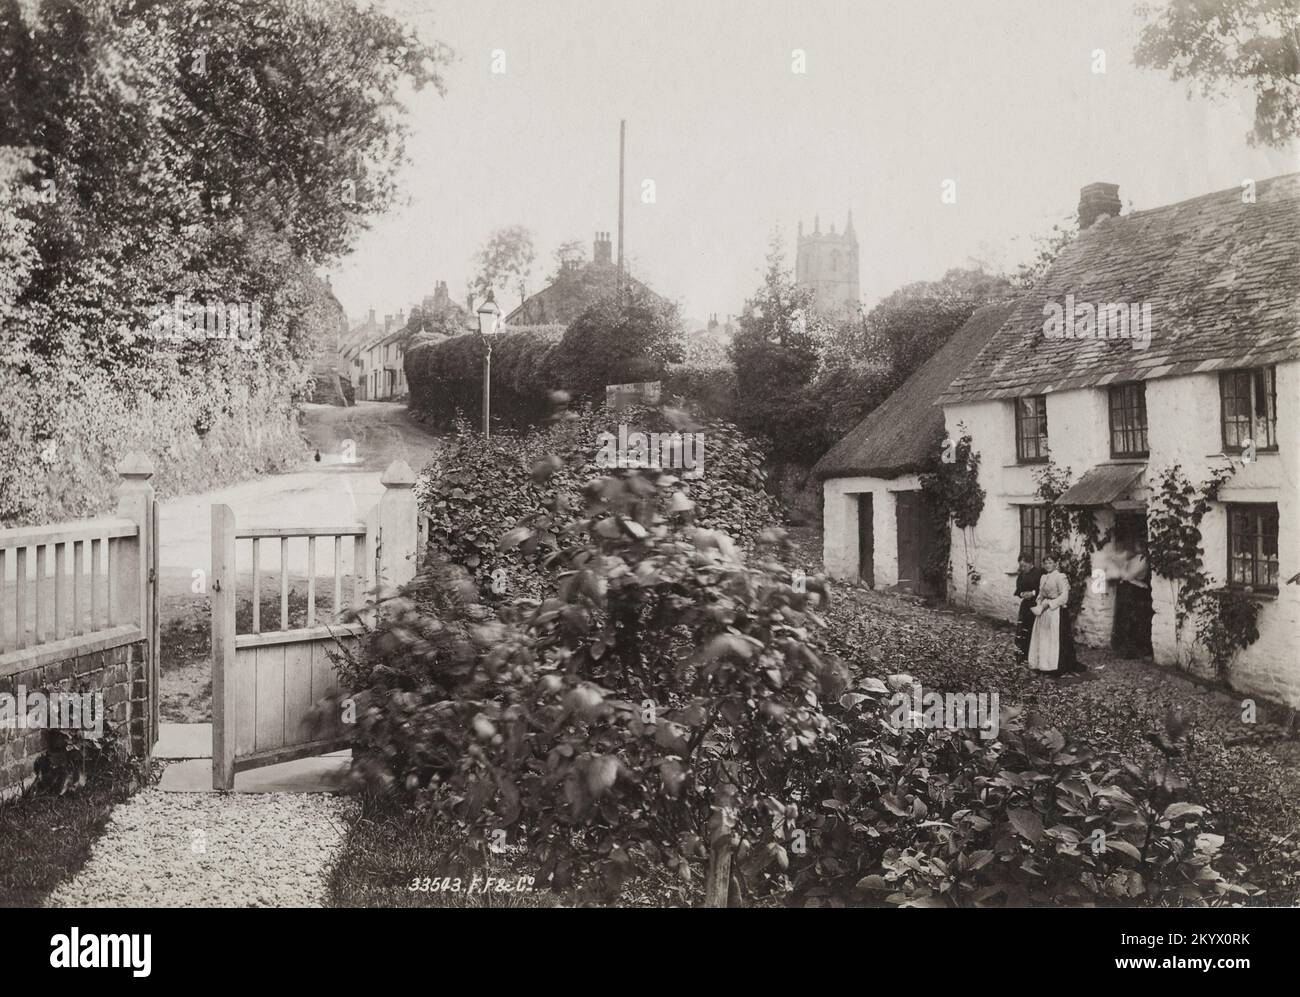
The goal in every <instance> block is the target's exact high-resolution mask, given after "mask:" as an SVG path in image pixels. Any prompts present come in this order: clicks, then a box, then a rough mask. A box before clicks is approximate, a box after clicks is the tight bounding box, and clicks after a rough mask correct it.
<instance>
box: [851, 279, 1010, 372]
mask: <svg viewBox="0 0 1300 997" xmlns="http://www.w3.org/2000/svg"><path fill="white" fill-rule="evenodd" d="M1012 293H1013V290H1012V288H1011V285H1010V283H1009V282H1008V280H1007V279H1006V278H1005V277H1003V276H1001V275H998V274H989V273H985V272H984V271H982V270H963V269H954V270H949V271H948V272H947V273H946V274H944V275H943V277H941V278H940V279H939V280H933V281H917V282H915V283H913V284H907V285H905V286H903V287H901V288H899V289H898V290H897V291H894V292H893V293H892V294H890V295H888V296H887V297H885V298H884V299H883V300H881V302H880V303H879V304H877V305H876V306H875V307H874V308H873V309H871V311H870V312H869V313H868V314H867V317H866V322H865V326H866V328H865V338H866V341H867V342H868V343H870V344H873V346H874V347H875V348H876V349H879V350H881V351H882V352H883V353H884V354H885V356H887V357H888V360H889V364H890V366H891V368H892V369H893V381H894V386H895V387H896V386H897V385H899V384H902V383H903V381H905V380H907V378H908V377H909V376H910V375H911V374H912V372H913V371H915V370H916V369H917V368H918V367H920V366H921V365H922V364H923V363H925V362H926V361H927V360H929V359H930V357H932V356H934V354H935V353H937V352H938V351H939V349H940V347H942V346H943V345H944V344H945V343H946V342H948V340H949V339H951V338H952V334H953V333H954V332H956V331H957V330H958V329H960V328H961V327H962V326H963V325H964V324H965V323H966V320H967V319H968V318H970V317H971V315H973V314H974V313H975V312H976V310H977V309H979V308H981V307H983V306H984V305H987V304H990V303H992V302H995V301H1002V300H1005V299H1006V298H1008V297H1010V296H1011V295H1012Z"/></svg>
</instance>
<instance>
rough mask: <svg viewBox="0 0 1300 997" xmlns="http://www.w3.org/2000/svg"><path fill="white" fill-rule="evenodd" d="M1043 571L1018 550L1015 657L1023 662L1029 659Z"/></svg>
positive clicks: (1030, 558) (1031, 559)
mask: <svg viewBox="0 0 1300 997" xmlns="http://www.w3.org/2000/svg"><path fill="white" fill-rule="evenodd" d="M1042 577H1043V573H1042V572H1041V571H1040V570H1039V569H1038V568H1035V567H1034V559H1033V558H1032V557H1030V556H1029V555H1028V554H1027V553H1025V552H1024V551H1021V552H1020V573H1019V574H1018V575H1016V597H1017V598H1018V599H1019V600H1020V621H1019V622H1018V623H1017V624H1016V659H1017V660H1018V661H1019V662H1020V663H1021V664H1024V663H1025V662H1026V661H1028V660H1029V638H1030V636H1031V635H1032V634H1033V632H1034V620H1035V619H1036V617H1035V616H1034V602H1035V601H1036V600H1037V599H1038V583H1039V581H1041V580H1042Z"/></svg>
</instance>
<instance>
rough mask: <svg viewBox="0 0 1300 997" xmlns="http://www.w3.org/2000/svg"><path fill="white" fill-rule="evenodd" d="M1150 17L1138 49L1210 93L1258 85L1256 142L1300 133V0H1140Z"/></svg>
mask: <svg viewBox="0 0 1300 997" xmlns="http://www.w3.org/2000/svg"><path fill="white" fill-rule="evenodd" d="M1139 10H1140V11H1141V12H1142V13H1143V14H1145V16H1146V17H1147V19H1148V22H1149V23H1148V24H1147V25H1146V26H1145V27H1144V28H1143V30H1142V36H1141V39H1140V40H1139V41H1138V45H1137V49H1136V50H1135V51H1134V53H1133V61H1134V63H1135V64H1136V65H1138V66H1139V67H1141V68H1143V69H1161V70H1165V71H1167V72H1168V73H1169V75H1170V77H1171V78H1172V79H1175V80H1186V81H1187V83H1188V88H1189V90H1190V89H1191V88H1193V87H1194V86H1195V85H1197V84H1199V85H1200V89H1201V92H1202V93H1203V94H1205V95H1206V96H1218V95H1224V94H1227V93H1229V92H1231V91H1232V90H1234V89H1236V88H1240V87H1247V88H1249V89H1251V90H1253V91H1254V93H1255V124H1254V127H1253V128H1252V129H1251V131H1250V132H1249V135H1248V138H1249V139H1250V142H1251V144H1252V145H1257V144H1263V145H1268V146H1273V147H1275V148H1282V147H1283V146H1285V145H1286V144H1287V143H1289V142H1290V141H1291V140H1293V139H1294V138H1296V137H1297V136H1300V7H1297V5H1296V3H1295V0H1214V2H1207V0H1169V2H1168V4H1167V5H1165V6H1164V7H1155V6H1153V5H1150V4H1143V5H1142V6H1141V7H1140V8H1139Z"/></svg>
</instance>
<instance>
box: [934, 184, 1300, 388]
mask: <svg viewBox="0 0 1300 997" xmlns="http://www.w3.org/2000/svg"><path fill="white" fill-rule="evenodd" d="M1255 196H1256V200H1255V203H1253V204H1243V203H1242V189H1241V188H1240V187H1233V188H1230V189H1228V190H1225V191H1219V192H1218V193H1215V194H1206V195H1204V196H1202V197H1196V198H1192V199H1191V200H1189V201H1182V202H1180V203H1178V204H1171V205H1167V206H1165V207H1161V208H1153V209H1151V210H1149V211H1135V212H1133V213H1132V214H1129V215H1123V216H1121V217H1118V218H1104V219H1102V220H1101V221H1099V222H1097V223H1096V224H1095V225H1093V226H1092V228H1090V229H1088V230H1087V231H1086V232H1082V233H1080V234H1079V237H1078V238H1077V239H1076V240H1075V241H1074V242H1072V243H1071V244H1070V245H1068V246H1067V247H1066V248H1065V249H1064V250H1062V252H1061V254H1060V256H1059V257H1057V259H1056V262H1055V263H1054V264H1053V266H1052V268H1051V269H1050V270H1049V271H1048V273H1047V274H1046V275H1045V276H1044V277H1043V279H1042V280H1041V281H1040V282H1039V283H1038V285H1037V286H1035V287H1034V289H1033V290H1032V291H1030V292H1029V293H1028V294H1026V295H1025V297H1023V298H1022V299H1021V300H1020V303H1019V305H1018V306H1017V307H1016V309H1015V310H1014V311H1013V312H1012V314H1011V315H1010V317H1009V318H1008V319H1007V321H1006V323H1005V324H1004V325H1003V326H1002V328H1001V329H1000V330H998V334H997V335H996V336H994V337H993V339H992V340H991V341H990V342H989V344H988V345H987V346H986V347H985V349H984V350H983V351H982V352H981V353H980V355H979V356H978V357H977V358H976V359H975V360H974V362H972V363H971V364H970V365H969V366H967V367H966V369H965V370H963V371H962V372H961V373H960V375H959V376H957V377H955V378H954V379H953V381H952V384H951V385H950V386H949V388H948V390H947V391H945V392H944V393H943V395H942V397H941V399H940V400H941V401H942V402H955V401H972V400H979V399H985V398H1011V397H1015V396H1018V395H1027V394H1046V393H1049V392H1052V391H1062V390H1065V389H1068V388H1081V387H1091V386H1099V385H1104V384H1110V383H1113V382H1119V381H1133V380H1146V379H1150V378H1157V377H1173V376H1175V375H1180V374H1191V373H1199V372H1204V371H1212V370H1218V369H1222V368H1226V367H1249V366H1260V365H1263V364H1268V363H1276V362H1278V361H1281V360H1290V359H1295V358H1297V357H1300V174H1295V173H1293V174H1288V175H1286V176H1280V177H1274V178H1272V179H1270V180H1261V181H1259V182H1258V183H1257V184H1256V188H1255ZM1067 294H1073V295H1074V297H1075V301H1076V306H1077V304H1078V303H1082V302H1090V303H1092V304H1094V305H1096V304H1108V303H1112V302H1114V303H1128V304H1150V306H1151V340H1150V345H1149V346H1148V347H1147V348H1146V349H1135V348H1134V345H1135V344H1134V342H1133V341H1131V340H1127V339H1111V340H1107V339H1061V338H1053V339H1049V338H1046V337H1045V336H1044V335H1043V326H1044V305H1045V304H1046V303H1048V302H1055V303H1057V304H1061V305H1064V303H1065V296H1066V295H1067Z"/></svg>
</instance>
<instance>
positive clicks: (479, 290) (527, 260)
mask: <svg viewBox="0 0 1300 997" xmlns="http://www.w3.org/2000/svg"><path fill="white" fill-rule="evenodd" d="M536 256H537V253H536V250H534V248H533V233H532V232H530V231H529V230H528V229H527V228H525V227H524V226H522V225H511V226H509V227H508V228H500V229H497V230H496V231H495V232H493V233H492V235H491V236H490V237H489V238H488V241H487V242H486V243H484V244H483V248H482V249H480V250H479V251H478V255H477V257H475V259H476V261H477V266H478V273H477V274H476V275H475V277H474V284H473V286H474V292H475V294H476V295H478V296H483V297H485V296H486V295H487V293H488V291H505V289H506V288H509V287H514V288H517V289H518V291H519V303H520V304H521V305H522V304H523V303H524V299H525V298H526V297H528V294H527V281H528V275H529V274H531V273H532V271H533V261H534V259H536Z"/></svg>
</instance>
